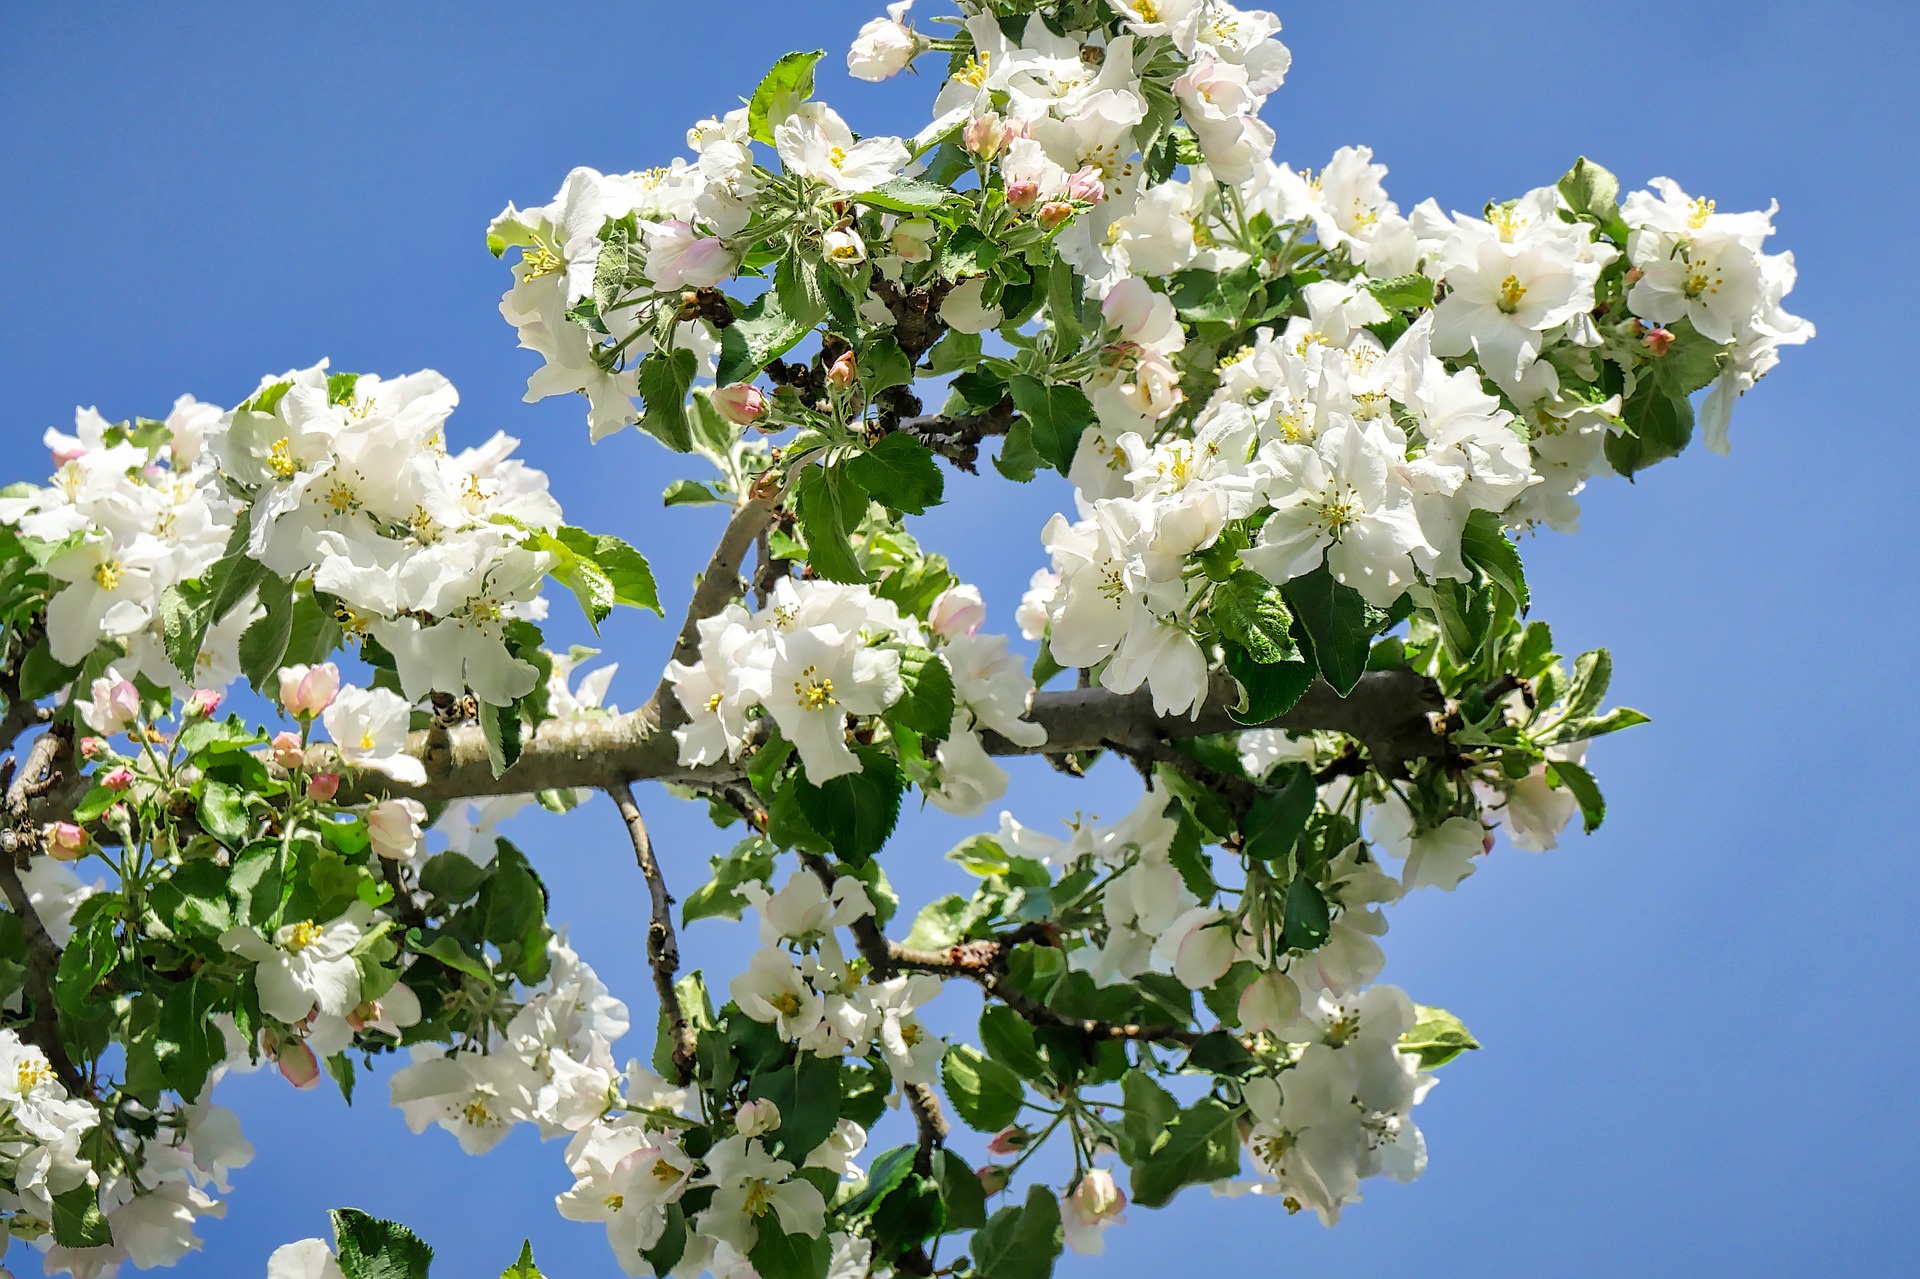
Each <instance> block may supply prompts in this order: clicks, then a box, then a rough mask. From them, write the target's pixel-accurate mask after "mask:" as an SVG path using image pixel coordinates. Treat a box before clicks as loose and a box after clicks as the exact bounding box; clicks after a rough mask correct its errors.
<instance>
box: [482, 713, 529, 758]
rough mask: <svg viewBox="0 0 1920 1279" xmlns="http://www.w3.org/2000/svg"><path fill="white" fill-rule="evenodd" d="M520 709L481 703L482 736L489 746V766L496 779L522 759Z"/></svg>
mask: <svg viewBox="0 0 1920 1279" xmlns="http://www.w3.org/2000/svg"><path fill="white" fill-rule="evenodd" d="M520 729H521V725H520V708H519V707H518V706H494V705H491V704H489V703H487V702H482V703H480V734H481V737H482V738H483V739H484V740H485V742H486V746H487V764H488V766H489V767H491V768H492V769H493V775H494V776H495V777H498V776H500V775H501V774H502V773H505V772H506V771H507V770H508V769H509V768H512V767H513V765H514V762H515V761H516V760H518V759H519V758H520V748H521V741H520V735H521V734H520Z"/></svg>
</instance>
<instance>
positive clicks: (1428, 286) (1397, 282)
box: [1367, 272, 1433, 311]
mask: <svg viewBox="0 0 1920 1279" xmlns="http://www.w3.org/2000/svg"><path fill="white" fill-rule="evenodd" d="M1367 292H1369V293H1371V294H1373V296H1374V298H1375V300H1376V301H1378V302H1379V303H1380V305H1381V306H1384V307H1386V308H1387V309H1388V310H1389V311H1421V310H1425V309H1426V308H1427V307H1430V306H1432V305H1433V279H1432V277H1431V276H1425V275H1421V274H1419V273H1418V272H1415V273H1413V274H1412V275H1396V276H1394V277H1393V278H1392V279H1391V280H1368V281H1367Z"/></svg>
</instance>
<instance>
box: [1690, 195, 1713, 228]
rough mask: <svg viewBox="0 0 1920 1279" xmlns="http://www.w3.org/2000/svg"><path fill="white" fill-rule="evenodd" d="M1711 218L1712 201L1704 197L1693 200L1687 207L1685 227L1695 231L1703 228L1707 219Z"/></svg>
mask: <svg viewBox="0 0 1920 1279" xmlns="http://www.w3.org/2000/svg"><path fill="white" fill-rule="evenodd" d="M1712 216H1713V201H1712V200H1709V199H1707V198H1705V197H1704V196H1702V197H1699V198H1697V199H1695V200H1694V202H1693V203H1692V204H1690V205H1688V206H1687V225H1688V226H1690V227H1692V228H1693V229H1694V230H1695V231H1698V230H1699V229H1700V228H1701V227H1703V226H1705V225H1706V224H1707V219H1708V218H1710V217H1712Z"/></svg>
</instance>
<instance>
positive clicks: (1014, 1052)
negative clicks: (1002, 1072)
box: [980, 1004, 1049, 1082]
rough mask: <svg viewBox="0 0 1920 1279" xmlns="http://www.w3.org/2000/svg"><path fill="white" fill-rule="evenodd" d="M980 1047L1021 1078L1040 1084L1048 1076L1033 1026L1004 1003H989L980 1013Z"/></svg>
mask: <svg viewBox="0 0 1920 1279" xmlns="http://www.w3.org/2000/svg"><path fill="white" fill-rule="evenodd" d="M980 1047H981V1048H983V1049H985V1050H986V1052H987V1055H988V1056H990V1057H992V1058H993V1059H994V1060H995V1061H997V1062H999V1063H1001V1064H1002V1065H1004V1066H1008V1067H1011V1068H1012V1070H1013V1072H1014V1073H1015V1074H1017V1075H1019V1076H1020V1077H1021V1078H1022V1079H1031V1080H1034V1081H1036V1082H1037V1081H1040V1080H1043V1079H1046V1078H1047V1077H1048V1073H1049V1072H1048V1070H1047V1065H1046V1062H1045V1061H1044V1060H1043V1059H1042V1058H1041V1056H1040V1050H1039V1048H1038V1046H1037V1045H1036V1044H1035V1041H1034V1037H1033V1026H1032V1024H1031V1023H1029V1022H1028V1021H1026V1020H1025V1019H1024V1018H1022V1017H1021V1016H1020V1014H1019V1013H1017V1012H1015V1011H1013V1009H1011V1008H1008V1007H1007V1006H1006V1005H1004V1004H990V1005H988V1006H987V1007H986V1008H984V1009H982V1010H981V1013H980Z"/></svg>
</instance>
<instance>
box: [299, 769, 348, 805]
mask: <svg viewBox="0 0 1920 1279" xmlns="http://www.w3.org/2000/svg"><path fill="white" fill-rule="evenodd" d="M339 793H340V774H338V773H315V774H314V775H313V776H312V777H311V778H310V779H308V781H307V798H308V799H310V800H313V801H314V802H315V803H317V804H324V803H327V802H328V801H329V800H331V799H332V798H333V797H334V796H335V795H338V794H339Z"/></svg>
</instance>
